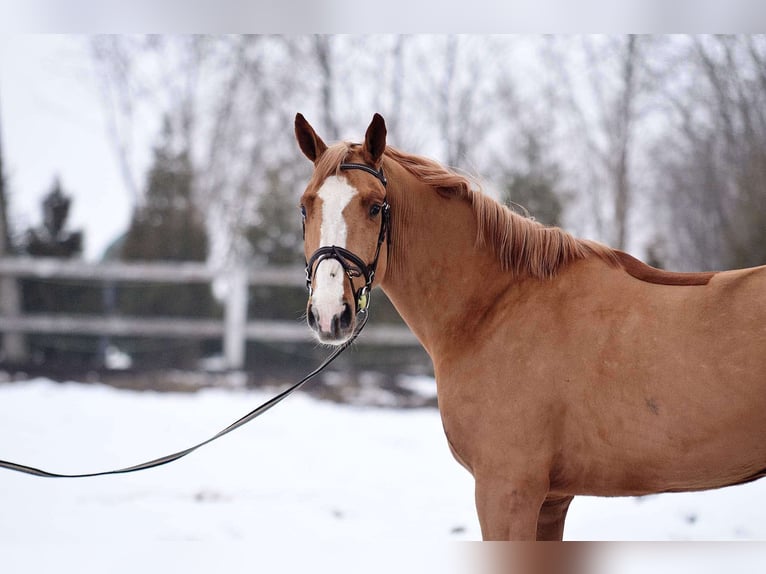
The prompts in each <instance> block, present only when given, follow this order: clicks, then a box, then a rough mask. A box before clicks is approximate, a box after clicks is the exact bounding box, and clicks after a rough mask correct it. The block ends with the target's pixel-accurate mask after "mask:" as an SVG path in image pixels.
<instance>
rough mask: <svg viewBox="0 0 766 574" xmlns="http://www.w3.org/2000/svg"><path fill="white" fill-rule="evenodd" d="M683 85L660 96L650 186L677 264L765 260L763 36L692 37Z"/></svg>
mask: <svg viewBox="0 0 766 574" xmlns="http://www.w3.org/2000/svg"><path fill="white" fill-rule="evenodd" d="M682 55H683V58H684V60H685V62H686V63H687V68H688V73H687V74H686V75H685V76H686V80H685V82H682V83H680V85H678V86H676V87H675V89H674V90H673V91H669V93H668V101H669V102H670V103H671V106H672V113H671V115H670V118H671V120H672V121H671V123H670V125H669V129H668V130H667V132H666V133H665V134H664V135H663V137H662V138H661V139H660V140H659V141H658V144H657V152H656V158H657V163H658V165H659V166H660V177H659V178H658V187H659V188H660V189H661V190H662V191H663V193H662V198H663V199H664V201H663V203H664V204H665V206H666V207H667V209H668V211H669V212H670V214H671V218H670V219H669V221H668V222H667V223H668V225H669V226H670V229H669V230H668V231H667V235H671V230H672V235H673V236H674V237H675V238H677V244H676V248H675V249H673V250H671V253H669V256H670V257H671V258H672V259H673V261H674V262H675V263H677V264H678V265H683V266H689V263H690V262H691V264H692V266H696V267H702V266H704V267H709V268H732V267H745V266H751V265H758V264H763V263H764V262H766V217H765V216H764V214H765V213H766V76H765V73H764V69H765V68H764V63H765V62H766V38H764V37H763V36H717V37H692V38H689V39H688V41H687V42H686V44H685V46H684V52H683V53H682Z"/></svg>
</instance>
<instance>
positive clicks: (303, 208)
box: [301, 205, 306, 219]
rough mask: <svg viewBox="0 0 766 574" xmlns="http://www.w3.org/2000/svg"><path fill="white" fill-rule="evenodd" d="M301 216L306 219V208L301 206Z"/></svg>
mask: <svg viewBox="0 0 766 574" xmlns="http://www.w3.org/2000/svg"><path fill="white" fill-rule="evenodd" d="M301 216H302V217H303V219H306V206H304V205H301Z"/></svg>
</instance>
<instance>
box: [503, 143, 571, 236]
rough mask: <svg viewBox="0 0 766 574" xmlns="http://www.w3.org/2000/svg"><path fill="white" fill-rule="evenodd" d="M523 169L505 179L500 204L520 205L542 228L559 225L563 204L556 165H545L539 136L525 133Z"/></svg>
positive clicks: (546, 163) (547, 163)
mask: <svg viewBox="0 0 766 574" xmlns="http://www.w3.org/2000/svg"><path fill="white" fill-rule="evenodd" d="M522 155H523V159H524V163H525V165H524V168H523V169H520V170H512V171H511V172H510V173H509V174H508V176H507V183H506V186H505V188H504V190H503V194H502V201H503V202H504V203H505V204H507V205H511V206H520V207H522V208H523V209H525V210H526V211H527V212H528V213H529V215H530V216H532V217H534V218H535V219H536V220H537V221H539V222H541V223H544V224H545V225H561V217H562V215H563V205H562V202H561V194H560V192H559V189H558V188H559V179H560V171H559V169H558V166H556V165H555V164H552V163H550V162H546V161H545V158H544V156H543V149H542V146H541V145H540V142H539V139H538V137H537V136H536V135H535V134H534V133H528V134H527V136H526V140H525V141H524V144H523V149H522Z"/></svg>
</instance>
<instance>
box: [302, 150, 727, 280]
mask: <svg viewBox="0 0 766 574" xmlns="http://www.w3.org/2000/svg"><path fill="white" fill-rule="evenodd" d="M355 147H357V144H350V143H347V142H342V143H339V144H335V145H333V146H330V147H329V148H327V150H326V151H325V152H324V153H323V154H322V156H321V157H320V158H319V160H318V161H317V164H316V165H315V169H314V175H313V178H312V182H313V183H315V184H317V185H319V184H320V183H321V182H322V181H324V179H325V178H327V177H329V176H331V175H339V174H340V164H341V163H343V162H344V161H346V160H347V159H348V156H349V154H350V153H351V152H352V150H353V149H355ZM383 155H384V159H388V160H390V161H394V162H396V163H397V164H399V165H400V166H401V167H403V168H404V169H405V170H407V171H408V172H409V173H410V174H412V175H413V176H414V177H416V178H417V179H418V180H419V181H422V182H423V183H424V184H426V185H428V186H429V187H431V188H432V189H434V190H435V191H436V192H437V193H440V194H441V195H444V196H445V197H457V198H461V199H464V200H466V201H468V202H469V203H470V204H471V207H472V208H473V211H474V214H475V216H476V222H477V224H478V229H477V236H476V243H477V245H480V246H481V245H486V246H489V247H490V249H492V251H493V252H494V253H495V255H496V257H497V259H498V261H499V262H500V265H501V267H502V268H503V269H505V270H507V271H510V272H511V273H513V274H514V276H516V277H519V278H521V277H533V278H537V279H547V278H551V277H554V276H555V275H556V274H557V273H558V272H559V271H560V270H561V269H563V268H564V267H565V266H566V265H568V264H570V263H572V262H574V261H576V260H579V259H585V258H586V257H589V256H595V257H598V258H600V259H601V260H603V261H605V262H606V263H607V264H609V265H611V266H613V267H616V268H621V269H624V270H625V271H626V272H627V273H629V274H630V275H632V276H633V277H635V278H637V279H640V280H642V281H647V282H649V283H656V284H662V285H705V284H707V282H708V281H709V280H710V278H711V277H712V275H713V273H674V272H670V271H663V270H660V269H655V268H654V267H651V266H649V265H646V264H645V263H643V262H641V261H639V260H638V259H635V258H634V257H632V256H630V255H628V254H627V253H623V252H622V251H618V250H615V249H612V248H610V247H607V246H606V245H602V244H601V243H597V242H595V241H589V240H585V239H578V238H576V237H574V236H573V235H572V234H570V233H568V232H566V231H564V230H563V229H561V228H559V227H549V226H546V225H543V224H542V223H540V222H538V221H535V220H534V219H530V218H528V217H524V216H522V215H519V214H518V213H515V212H513V211H512V210H511V209H509V208H508V207H506V206H504V205H502V204H500V203H499V202H497V201H495V200H494V199H492V198H491V197H489V196H488V195H486V194H484V193H483V192H482V191H481V186H480V185H479V183H478V182H476V181H474V180H472V179H470V178H468V177H466V176H464V175H461V174H459V173H457V172H455V171H452V170H450V169H447V168H445V167H444V166H442V165H441V164H440V163H438V162H436V161H434V160H431V159H428V158H424V157H422V156H417V155H413V154H409V153H405V152H402V151H400V150H398V149H396V148H393V147H391V146H387V147H386V150H385V152H384V154H383ZM396 219H397V214H396V213H394V229H395V228H396Z"/></svg>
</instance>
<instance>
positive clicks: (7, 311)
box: [0, 277, 27, 364]
mask: <svg viewBox="0 0 766 574" xmlns="http://www.w3.org/2000/svg"><path fill="white" fill-rule="evenodd" d="M20 315H21V295H20V293H19V282H18V281H17V280H16V278H15V277H0V322H1V321H2V318H5V317H7V318H8V319H16V318H18V317H19V316H20ZM2 338H3V356H4V359H5V361H6V362H8V363H12V364H13V363H23V362H24V361H26V359H27V346H26V344H25V341H24V334H23V333H13V332H10V333H9V332H5V333H3V334H2Z"/></svg>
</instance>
